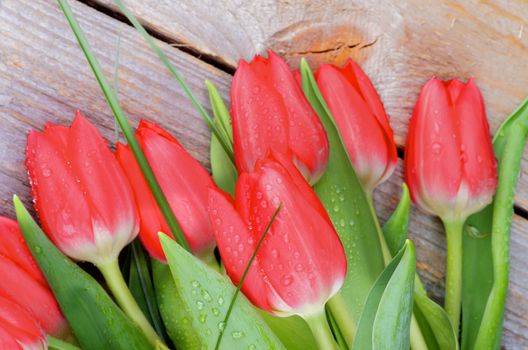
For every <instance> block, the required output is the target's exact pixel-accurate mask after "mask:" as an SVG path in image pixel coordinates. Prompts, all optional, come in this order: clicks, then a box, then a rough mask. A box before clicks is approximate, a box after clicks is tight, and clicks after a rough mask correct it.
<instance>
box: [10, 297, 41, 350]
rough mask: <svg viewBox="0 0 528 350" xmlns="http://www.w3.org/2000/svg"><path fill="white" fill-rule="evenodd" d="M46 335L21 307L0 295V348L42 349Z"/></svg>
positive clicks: (11, 349) (13, 349)
mask: <svg viewBox="0 0 528 350" xmlns="http://www.w3.org/2000/svg"><path fill="white" fill-rule="evenodd" d="M47 348H48V347H47V341H46V335H45V334H44V332H43V331H42V329H41V328H40V326H39V325H38V323H37V322H36V321H35V320H34V319H33V317H31V315H30V314H29V313H28V312H27V311H26V310H24V309H23V308H22V307H20V306H19V305H17V304H16V303H13V302H12V301H10V300H8V299H5V298H2V297H0V349H6V350H44V349H47Z"/></svg>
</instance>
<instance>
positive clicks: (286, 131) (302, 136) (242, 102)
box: [231, 51, 329, 184]
mask: <svg viewBox="0 0 528 350" xmlns="http://www.w3.org/2000/svg"><path fill="white" fill-rule="evenodd" d="M231 110H232V118H233V139H234V153H235V163H236V166H237V168H238V170H239V171H240V172H251V171H253V169H254V167H255V164H256V162H257V160H259V159H261V158H263V157H264V156H265V155H266V154H267V153H268V152H269V151H270V150H273V151H274V152H275V153H280V154H282V155H283V156H285V157H289V158H290V159H291V160H292V161H293V163H294V164H295V165H296V166H297V168H298V169H299V171H300V172H301V173H302V174H303V175H304V177H305V178H306V179H307V180H308V181H309V182H310V183H311V184H314V183H316V182H317V180H318V179H319V178H320V177H321V176H322V174H323V172H324V170H325V168H326V164H327V162H328V154H329V153H328V152H329V148H328V139H327V137H326V133H325V130H324V128H323V125H322V124H321V122H320V120H319V118H318V116H317V114H316V113H315V112H314V110H313V109H312V107H311V106H310V103H309V102H308V100H307V99H306V97H305V96H304V94H303V91H302V89H301V87H300V86H299V85H298V84H297V82H296V80H295V76H294V74H293V72H292V71H291V69H290V68H289V67H288V65H287V64H286V62H284V60H282V59H281V58H280V57H279V56H277V55H276V54H275V53H274V52H272V51H268V58H267V59H266V58H263V57H261V56H259V55H257V56H255V58H254V59H253V60H252V61H251V62H250V63H247V62H245V61H244V60H241V61H240V63H239V66H238V68H237V70H236V72H235V76H234V77H233V85H232V87H231Z"/></svg>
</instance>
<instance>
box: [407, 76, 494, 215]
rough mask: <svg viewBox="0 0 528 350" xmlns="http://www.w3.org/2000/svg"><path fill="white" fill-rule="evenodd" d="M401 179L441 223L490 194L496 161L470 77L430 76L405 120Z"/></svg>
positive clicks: (416, 201) (469, 210)
mask: <svg viewBox="0 0 528 350" xmlns="http://www.w3.org/2000/svg"><path fill="white" fill-rule="evenodd" d="M405 181H406V182H407V184H408V185H409V190H410V193H411V198H412V200H413V202H414V204H415V205H416V206H417V207H419V208H421V209H422V210H424V211H426V212H428V213H431V214H434V215H437V216H439V217H441V218H442V219H443V220H444V221H445V222H452V221H457V220H462V221H464V220H465V219H466V218H467V217H468V216H469V215H471V214H473V213H475V212H477V211H479V210H480V209H482V208H483V207H485V206H486V205H488V204H489V203H491V200H492V198H493V194H494V193H495V189H496V187H497V172H496V161H495V158H494V153H493V147H492V143H491V138H490V132H489V126H488V122H487V120H486V112H485V109H484V102H483V100H482V96H481V95H480V92H479V90H478V88H477V86H476V85H475V82H474V81H473V79H470V80H469V81H468V83H467V84H463V83H462V82H460V81H458V80H449V81H441V80H439V79H436V78H432V79H431V80H429V82H428V83H427V84H426V85H425V86H424V88H423V90H422V92H421V94H420V97H419V99H418V103H417V104H416V107H415V108H414V112H413V115H412V118H411V121H410V126H409V134H408V138H407V146H406V153H405Z"/></svg>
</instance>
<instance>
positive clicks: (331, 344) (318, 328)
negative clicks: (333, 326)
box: [303, 309, 337, 350]
mask: <svg viewBox="0 0 528 350" xmlns="http://www.w3.org/2000/svg"><path fill="white" fill-rule="evenodd" d="M303 318H304V320H305V321H306V323H308V326H309V327H310V330H311V331H312V334H313V336H314V338H315V341H316V342H317V346H318V347H319V349H320V350H337V344H336V342H335V339H334V336H333V334H332V330H330V326H328V322H327V320H326V314H325V312H324V309H323V310H322V311H321V312H319V313H316V314H313V315H310V316H303Z"/></svg>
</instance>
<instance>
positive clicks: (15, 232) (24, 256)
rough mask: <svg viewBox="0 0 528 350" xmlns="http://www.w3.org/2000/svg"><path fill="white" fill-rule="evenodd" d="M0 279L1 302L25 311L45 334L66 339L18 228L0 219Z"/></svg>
mask: <svg viewBox="0 0 528 350" xmlns="http://www.w3.org/2000/svg"><path fill="white" fill-rule="evenodd" d="M0 276H2V278H0V300H3V299H9V300H10V301H11V302H14V303H16V304H18V305H19V306H20V307H22V308H24V309H25V310H26V311H27V312H28V313H29V314H30V316H31V318H33V319H34V320H35V321H36V322H37V323H38V324H39V325H40V327H41V328H42V329H43V330H44V331H45V332H46V333H48V334H51V335H54V336H59V337H60V336H63V335H66V333H67V332H68V325H67V323H66V320H65V319H64V317H63V315H62V313H61V311H60V309H59V306H58V305H57V302H56V301H55V298H54V297H53V294H52V293H51V290H50V288H49V286H48V283H47V282H46V280H45V278H44V276H43V275H42V272H41V271H40V269H39V268H38V266H37V264H36V263H35V260H34V259H33V257H32V256H31V253H30V252H29V250H28V248H27V246H26V244H25V242H24V238H23V236H22V233H21V232H20V229H19V228H18V224H17V223H16V222H15V221H13V220H11V219H8V218H4V217H0ZM1 309H2V307H0V310H1ZM0 312H1V311H0ZM0 318H1V317H0ZM0 328H1V322H0ZM0 344H1V342H0ZM0 348H2V347H1V346H0ZM2 349H4V348H2Z"/></svg>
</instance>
